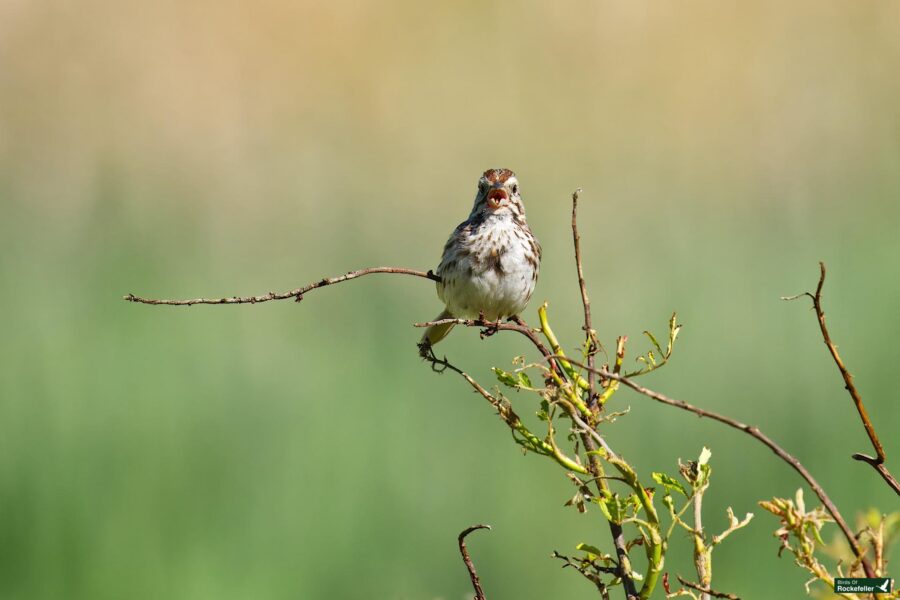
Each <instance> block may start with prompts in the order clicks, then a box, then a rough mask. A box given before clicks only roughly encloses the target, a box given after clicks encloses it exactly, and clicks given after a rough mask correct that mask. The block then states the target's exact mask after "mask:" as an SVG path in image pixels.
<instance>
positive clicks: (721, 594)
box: [677, 575, 741, 600]
mask: <svg viewBox="0 0 900 600" xmlns="http://www.w3.org/2000/svg"><path fill="white" fill-rule="evenodd" d="M677 577H678V581H679V583H681V585H683V586H684V587H689V588H691V589H692V590H697V591H698V592H702V593H703V594H708V595H710V596H714V597H716V598H725V599H726V600H741V599H740V598H739V597H737V596H735V595H734V594H727V593H725V592H717V591H716V590H714V589H711V588H708V587H703V586H702V585H697V584H696V583H693V582H691V581H688V580H687V579H684V578H683V577H682V576H681V575H678V576H677Z"/></svg>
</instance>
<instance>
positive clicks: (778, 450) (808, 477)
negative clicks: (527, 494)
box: [568, 359, 875, 577]
mask: <svg viewBox="0 0 900 600" xmlns="http://www.w3.org/2000/svg"><path fill="white" fill-rule="evenodd" d="M568 360H569V362H570V363H572V364H574V365H577V366H579V367H581V368H583V369H587V368H589V367H588V366H587V365H584V364H578V363H577V362H576V361H574V360H572V359H568ZM593 371H594V372H595V373H596V374H597V375H600V376H601V377H608V378H610V379H613V380H615V381H618V382H620V383H622V384H623V385H626V386H628V387H630V388H631V389H632V390H634V391H636V392H637V393H639V394H642V395H644V396H647V397H648V398H652V399H653V400H656V401H657V402H661V403H663V404H668V405H669V406H674V407H675V408H680V409H682V410H686V411H689V412H692V413H694V414H695V415H698V416H700V417H707V418H709V419H712V420H714V421H718V422H720V423H724V424H725V425H728V426H729V427H732V428H734V429H737V430H739V431H743V432H744V433H746V434H747V435H749V436H751V437H753V438H754V439H756V440H758V441H759V442H761V443H762V444H764V445H765V446H766V447H767V448H769V449H770V450H771V451H772V452H774V453H775V455H776V456H778V457H779V458H780V459H782V460H783V461H784V462H786V463H787V464H789V465H790V466H791V467H792V468H793V469H794V470H795V471H797V473H799V474H800V476H801V477H802V478H803V479H804V480H805V481H806V483H807V484H808V485H809V487H810V488H811V489H812V491H813V492H815V494H816V496H818V497H819V500H821V501H822V504H824V505H825V508H826V509H827V510H828V512H829V513H830V514H831V516H832V518H834V521H835V523H837V525H838V527H840V529H841V532H842V533H843V534H844V537H845V538H846V539H847V543H848V544H850V548H851V549H852V550H853V554H854V555H856V558H857V559H859V561H860V562H861V563H862V566H863V569H864V570H865V572H866V576H867V577H875V572H874V571H873V570H872V565H871V564H869V561H868V560H867V559H866V557H865V550H863V548H862V546H860V544H859V541H858V540H857V539H856V536H855V534H854V533H853V531H852V530H851V529H850V527H849V526H848V525H847V522H846V521H845V520H844V517H842V516H841V513H840V511H839V510H838V507H837V506H836V505H835V504H834V502H832V501H831V498H830V497H829V496H828V494H827V493H826V492H825V490H824V489H823V488H822V486H821V485H819V482H818V481H816V480H815V478H814V477H813V476H812V474H811V473H810V472H809V471H808V470H807V469H806V467H804V466H803V464H802V463H801V462H800V461H799V460H797V458H796V457H795V456H793V455H792V454H790V453H788V452H787V451H786V450H784V448H782V447H781V446H779V445H778V444H777V443H776V442H775V441H773V440H772V439H771V438H770V437H769V436H767V435H766V434H764V433H763V432H762V431H760V430H759V428H758V427H754V426H752V425H747V424H745V423H741V422H740V421H738V420H736V419H732V418H731V417H726V416H724V415H720V414H718V413H714V412H712V411H709V410H705V409H702V408H698V407H696V406H694V405H692V404H688V403H687V402H685V401H684V400H676V399H675V398H669V397H668V396H666V395H664V394H660V393H659V392H655V391H653V390H651V389H648V388H645V387H644V386H642V385H640V384H638V383H635V382H634V381H632V380H631V379H629V378H628V377H624V376H622V375H620V374H618V373H614V372H612V371H607V370H606V369H593Z"/></svg>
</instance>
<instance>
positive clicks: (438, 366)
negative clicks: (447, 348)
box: [419, 340, 449, 373]
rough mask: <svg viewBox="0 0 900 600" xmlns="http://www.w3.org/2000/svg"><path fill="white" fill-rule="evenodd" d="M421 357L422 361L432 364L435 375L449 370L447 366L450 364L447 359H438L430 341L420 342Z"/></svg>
mask: <svg viewBox="0 0 900 600" xmlns="http://www.w3.org/2000/svg"><path fill="white" fill-rule="evenodd" d="M419 356H421V357H422V360H424V361H425V362H427V363H429V364H430V366H431V370H432V371H434V372H435V373H443V372H444V371H446V370H447V365H448V364H449V363H448V362H447V357H446V356H445V357H444V358H443V359H440V358H438V357H437V356H436V355H435V353H434V350H433V349H432V348H431V343H430V342H429V341H428V340H425V341H423V342H419Z"/></svg>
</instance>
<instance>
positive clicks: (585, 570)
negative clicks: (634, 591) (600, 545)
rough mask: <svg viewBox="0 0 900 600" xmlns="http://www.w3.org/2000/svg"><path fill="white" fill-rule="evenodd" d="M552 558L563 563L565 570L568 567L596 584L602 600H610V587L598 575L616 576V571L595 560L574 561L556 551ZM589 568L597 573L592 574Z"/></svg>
mask: <svg viewBox="0 0 900 600" xmlns="http://www.w3.org/2000/svg"><path fill="white" fill-rule="evenodd" d="M550 556H552V557H553V558H558V559H559V560H561V561H563V566H562V568H563V569H565V568H566V567H571V568H573V569H575V570H576V571H578V572H579V573H581V575H582V576H583V577H584V578H585V579H587V580H588V581H590V582H591V583H593V584H594V586H595V587H596V588H597V591H599V592H600V597H601V598H603V599H604V600H609V587H608V586H607V585H606V584H605V583H603V580H602V579H601V578H600V576H599V575H598V573H609V574H611V575H615V574H616V572H617V571H616V569H613V568H611V567H605V566H603V565H601V564H599V563H598V562H597V561H593V560H584V559H582V560H573V559H572V558H570V557H568V556H566V555H565V554H560V553H559V552H557V551H556V550H554V551H553V554H551V555H550ZM589 568H590V569H594V570H595V571H596V572H595V573H592V572H591V571H590V569H589Z"/></svg>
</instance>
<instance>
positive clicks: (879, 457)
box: [782, 262, 900, 495]
mask: <svg viewBox="0 0 900 600" xmlns="http://www.w3.org/2000/svg"><path fill="white" fill-rule="evenodd" d="M819 273H820V275H819V284H818V285H817V286H816V292H815V293H814V294H813V293H811V292H804V293H802V294H799V295H797V296H791V297H788V298H782V299H783V300H796V299H797V298H802V297H803V296H809V297H810V298H811V299H812V302H813V309H814V310H815V311H816V318H817V319H818V321H819V329H820V330H821V331H822V340H823V341H824V342H825V345H826V346H827V347H828V352H830V353H831V358H833V359H834V364H835V365H837V368H838V370H839V371H840V372H841V377H842V378H843V379H844V388H846V390H847V392H848V393H849V394H850V398H852V399H853V403H854V404H855V405H856V411H857V412H858V413H859V418H860V420H862V424H863V427H865V428H866V434H868V436H869V441H870V442H872V447H873V448H874V449H875V456H869V455H867V454H861V453H856V454H854V455H853V458H854V459H855V460H859V461H862V462H864V463H867V464H868V465H870V466H871V467H872V468H873V469H875V470H876V471H877V472H878V474H879V475H881V477H882V479H884V481H885V483H887V484H888V485H889V486H890V487H891V489H893V490H894V492H895V493H896V494H898V495H900V483H898V481H897V479H896V478H895V477H894V476H893V475H891V472H890V471H888V469H887V467H885V466H884V461H885V460H886V458H887V457H886V456H885V453H884V447H883V446H882V445H881V441H880V440H879V439H878V434H876V433H875V427H874V426H873V425H872V421H871V419H869V413H868V412H866V407H865V405H864V404H863V401H862V396H861V395H860V393H859V390H857V389H856V385H855V384H854V383H853V375H852V374H851V373H850V371H848V370H847V367H846V366H845V365H844V361H843V360H842V359H841V355H840V354H838V351H837V346H835V345H834V342H832V341H831V334H830V333H829V332H828V326H827V325H826V324H825V311H824V310H823V309H822V288H823V287H824V286H825V263H823V262H820V263H819Z"/></svg>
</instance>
